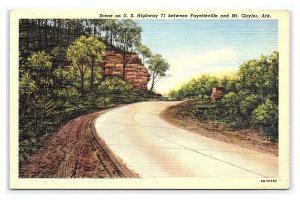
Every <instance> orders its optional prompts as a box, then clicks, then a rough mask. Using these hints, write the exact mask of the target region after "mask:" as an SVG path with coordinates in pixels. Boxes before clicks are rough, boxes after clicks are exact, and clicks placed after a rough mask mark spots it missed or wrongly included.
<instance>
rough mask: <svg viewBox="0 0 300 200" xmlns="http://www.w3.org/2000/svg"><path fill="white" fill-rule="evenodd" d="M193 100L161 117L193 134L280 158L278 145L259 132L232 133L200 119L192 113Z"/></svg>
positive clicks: (162, 114)
mask: <svg viewBox="0 0 300 200" xmlns="http://www.w3.org/2000/svg"><path fill="white" fill-rule="evenodd" d="M193 104H194V102H193V101H192V100H190V101H185V102H182V103H180V104H177V105H175V106H171V107H169V108H168V109H166V110H164V111H163V112H162V113H161V114H160V116H161V117H162V118H163V119H165V120H166V121H167V122H169V123H171V124H173V125H175V126H178V127H180V128H183V129H186V130H189V131H191V132H194V133H197V134H200V135H203V136H206V137H210V138H213V139H216V140H219V141H222V142H226V143H230V144H234V145H238V146H241V147H243V148H247V149H251V150H254V151H258V152H262V153H267V154H270V155H276V156H278V143H277V142H272V141H269V140H267V139H265V138H264V137H263V136H262V134H261V132H260V131H259V130H255V129H241V130H237V131H231V130H228V129H227V128H226V126H225V125H224V124H221V123H217V124H214V123H211V122H210V121H208V120H204V119H198V118H196V117H195V116H194V115H193V114H191V112H190V108H191V107H192V106H193Z"/></svg>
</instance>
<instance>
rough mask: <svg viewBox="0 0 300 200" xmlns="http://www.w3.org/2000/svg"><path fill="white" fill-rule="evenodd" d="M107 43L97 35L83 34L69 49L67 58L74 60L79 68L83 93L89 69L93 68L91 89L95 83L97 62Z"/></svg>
mask: <svg viewBox="0 0 300 200" xmlns="http://www.w3.org/2000/svg"><path fill="white" fill-rule="evenodd" d="M104 49H105V45H104V44H103V43H102V42H100V41H99V40H97V39H96V38H95V37H93V36H91V37H86V36H81V37H80V38H78V39H77V40H76V41H75V42H74V43H73V44H72V45H71V46H70V47H69V48H68V50H67V58H68V60H69V61H71V62H72V64H73V67H76V68H78V70H79V72H80V78H81V95H82V96H84V95H85V91H84V79H85V75H86V72H87V69H88V68H90V70H91V72H92V73H91V76H90V77H91V90H93V85H94V67H95V62H99V61H100V60H101V58H102V54H103V51H104Z"/></svg>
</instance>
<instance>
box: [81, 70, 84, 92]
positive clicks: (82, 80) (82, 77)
mask: <svg viewBox="0 0 300 200" xmlns="http://www.w3.org/2000/svg"><path fill="white" fill-rule="evenodd" d="M80 75H81V96H82V97H84V85H83V84H84V75H83V74H80Z"/></svg>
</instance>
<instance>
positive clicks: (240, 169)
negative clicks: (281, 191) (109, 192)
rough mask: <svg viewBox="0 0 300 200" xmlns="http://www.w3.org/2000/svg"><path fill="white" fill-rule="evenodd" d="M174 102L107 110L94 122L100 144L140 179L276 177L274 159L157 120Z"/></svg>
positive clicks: (275, 158)
mask: <svg viewBox="0 0 300 200" xmlns="http://www.w3.org/2000/svg"><path fill="white" fill-rule="evenodd" d="M176 103H178V102H160V101H157V102H140V103H135V104H131V105H127V106H123V107H119V108H116V109H113V110H111V111H109V112H107V113H105V114H103V115H101V116H100V117H98V118H97V119H96V121H95V128H96V131H97V133H98V134H99V136H100V137H101V138H102V139H103V140H104V141H105V143H106V145H107V146H108V147H109V148H110V149H111V150H112V152H114V153H115V154H116V155H117V156H118V157H119V158H120V159H121V160H123V162H124V163H125V164H126V165H127V167H128V168H129V169H131V170H134V171H135V172H136V173H137V174H138V175H139V176H140V177H142V178H162V177H203V178H214V177H216V178H228V177H232V178H252V177H261V178H268V177H277V176H278V164H277V163H278V160H277V157H276V156H271V155H267V154H263V153H259V152H255V151H251V150H248V149H245V148H241V147H238V146H236V145H231V144H227V143H223V142H220V141H217V140H213V139H210V138H207V137H204V136H201V135H198V134H195V133H192V132H189V131H186V130H183V129H181V128H178V127H175V126H173V125H171V124H169V123H167V122H166V121H164V120H163V119H161V118H160V116H159V113H160V112H161V111H163V110H164V109H166V108H167V107H168V106H171V105H174V104H176Z"/></svg>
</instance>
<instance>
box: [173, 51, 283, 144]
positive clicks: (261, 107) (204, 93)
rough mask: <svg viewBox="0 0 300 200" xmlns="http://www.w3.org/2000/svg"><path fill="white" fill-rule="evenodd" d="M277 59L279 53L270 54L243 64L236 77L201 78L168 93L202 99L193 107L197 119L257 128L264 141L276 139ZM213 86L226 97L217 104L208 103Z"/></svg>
mask: <svg viewBox="0 0 300 200" xmlns="http://www.w3.org/2000/svg"><path fill="white" fill-rule="evenodd" d="M278 59H279V54H278V52H273V54H271V55H269V56H261V57H260V58H259V59H253V60H249V61H247V62H244V63H243V64H241V66H240V68H239V71H238V74H237V76H236V77H223V78H217V77H214V76H210V75H203V76H201V77H199V78H198V79H193V80H191V81H189V82H188V83H187V84H185V85H184V86H183V87H182V88H180V89H179V90H177V91H175V90H173V91H171V92H170V93H169V97H170V98H172V99H177V100H182V99H186V98H192V99H201V100H202V101H199V104H198V105H197V106H195V108H194V112H195V114H196V115H197V116H198V117H199V118H205V119H210V120H215V121H222V122H225V123H226V124H228V125H229V126H231V127H233V128H258V129H261V130H262V131H263V133H264V134H265V136H266V137H267V138H269V139H272V140H277V139H278V66H279V65H278V64H279V63H278ZM214 86H218V87H223V88H225V96H224V97H223V98H222V99H221V100H220V101H217V102H211V101H210V100H209V97H210V95H211V88H212V87H214ZM205 99H206V100H205ZM203 100H205V101H203Z"/></svg>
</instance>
